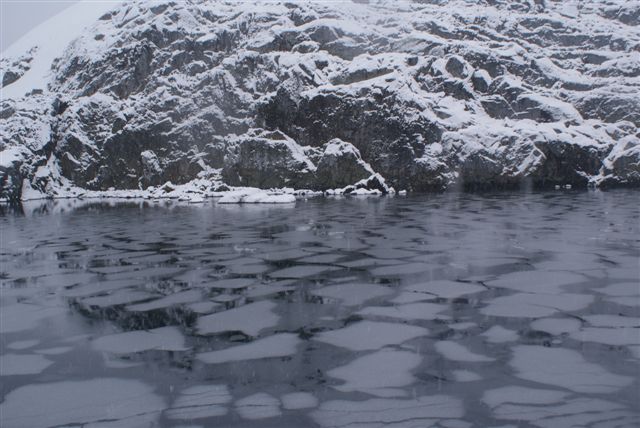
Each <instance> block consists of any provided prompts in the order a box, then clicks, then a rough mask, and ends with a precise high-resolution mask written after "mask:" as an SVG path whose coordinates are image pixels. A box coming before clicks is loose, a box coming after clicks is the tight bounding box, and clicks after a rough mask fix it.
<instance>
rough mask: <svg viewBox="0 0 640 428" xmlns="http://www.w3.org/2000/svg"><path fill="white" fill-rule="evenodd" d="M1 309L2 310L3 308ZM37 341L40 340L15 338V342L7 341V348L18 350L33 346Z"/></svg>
mask: <svg viewBox="0 0 640 428" xmlns="http://www.w3.org/2000/svg"><path fill="white" fill-rule="evenodd" d="M2 310H4V308H3V309H2ZM38 343H40V341H39V340H36V339H30V340H16V341H15V342H11V343H9V344H8V345H7V349H13V350H16V351H19V350H22V349H28V348H33V347H34V346H36V345H37V344H38Z"/></svg>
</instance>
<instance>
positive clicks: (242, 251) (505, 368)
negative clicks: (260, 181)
mask: <svg viewBox="0 0 640 428" xmlns="http://www.w3.org/2000/svg"><path fill="white" fill-rule="evenodd" d="M639 207H640V197H639V195H638V193H637V192H633V191H612V192H556V193H533V194H531V193H528V194H525V193H521V194H507V193H502V194H486V195H473V194H457V193H456V194H444V195H430V196H420V197H418V196H416V197H396V198H380V199H379V198H374V199H367V198H364V199H359V198H347V199H322V198H320V199H313V200H299V201H298V202H297V203H296V204H295V206H294V205H288V206H284V207H272V206H269V207H253V206H251V207H245V206H220V205H216V204H215V203H214V202H209V203H205V204H203V205H200V206H193V205H186V204H181V203H179V202H176V201H162V202H158V203H156V202H150V201H126V202H117V201H106V202H105V201H53V202H46V203H36V202H31V203H29V204H25V206H23V207H22V208H21V210H19V211H15V210H12V209H9V208H7V207H4V208H3V216H2V217H0V221H1V222H2V242H1V245H2V247H1V254H0V261H1V266H2V267H1V270H2V272H1V275H2V276H1V281H2V289H1V294H0V341H1V342H0V343H1V344H2V348H1V352H0V369H1V370H0V372H1V373H0V375H1V376H2V382H1V383H0V394H1V397H2V403H0V425H2V426H8V427H9V426H12V427H13V426H17V427H19V426H25V427H46V426H50V425H52V424H54V425H69V424H83V425H84V426H123V425H126V426H149V424H156V425H157V426H175V425H176V424H178V425H179V424H183V425H193V424H195V425H196V426H212V425H215V426H236V425H238V426H240V425H241V426H264V425H268V426H284V427H287V426H292V427H298V426H321V427H362V426H366V427H370V426H372V427H384V426H393V427H405V426H406V427H415V426H444V427H469V426H478V427H483V426H488V425H511V426H514V425H518V426H537V427H565V426H589V427H594V428H595V427H614V426H615V427H624V426H629V427H631V426H638V425H639V424H640V408H639V406H638V403H639V402H640V396H639V384H638V381H639V379H638V364H639V362H640V361H639V357H640V271H639V265H638V260H639V259H638V257H639V250H640V238H639V237H640V230H639V229H640V226H639V224H638V214H639ZM36 410H37V411H36Z"/></svg>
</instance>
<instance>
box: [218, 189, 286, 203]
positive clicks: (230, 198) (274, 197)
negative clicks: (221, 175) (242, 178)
mask: <svg viewBox="0 0 640 428" xmlns="http://www.w3.org/2000/svg"><path fill="white" fill-rule="evenodd" d="M295 202H296V197H295V196H294V195H292V194H287V193H273V192H267V191H264V190H260V189H253V188H249V187H247V188H244V189H240V190H234V191H230V192H227V193H226V194H225V195H224V196H222V197H221V198H220V199H218V203H219V204H295Z"/></svg>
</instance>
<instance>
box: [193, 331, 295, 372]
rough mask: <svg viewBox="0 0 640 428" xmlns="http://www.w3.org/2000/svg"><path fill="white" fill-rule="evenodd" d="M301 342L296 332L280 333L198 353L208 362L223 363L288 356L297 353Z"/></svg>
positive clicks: (200, 358) (203, 360)
mask: <svg viewBox="0 0 640 428" xmlns="http://www.w3.org/2000/svg"><path fill="white" fill-rule="evenodd" d="M300 342H301V340H300V339H299V338H298V336H297V335H295V334H292V333H279V334H274V335H273V336H269V337H265V338H264V339H258V340H255V341H253V342H250V343H247V344H243V345H237V346H232V347H230V348H227V349H222V350H220V351H211V352H202V353H200V354H198V359H199V360H200V361H202V362H204V363H207V364H221V363H228V362H234V361H244V360H257V359H262V358H278V357H286V356H289V355H293V354H295V353H296V348H297V346H298V344H299V343H300Z"/></svg>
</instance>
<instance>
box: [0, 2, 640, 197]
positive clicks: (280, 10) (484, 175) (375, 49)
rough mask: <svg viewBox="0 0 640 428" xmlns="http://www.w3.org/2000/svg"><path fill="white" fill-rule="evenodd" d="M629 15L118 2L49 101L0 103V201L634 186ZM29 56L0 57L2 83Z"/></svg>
mask: <svg viewBox="0 0 640 428" xmlns="http://www.w3.org/2000/svg"><path fill="white" fill-rule="evenodd" d="M347 6H348V7H347ZM639 11H640V9H639V8H638V6H637V5H636V4H631V3H630V4H621V5H619V6H616V5H615V4H613V3H611V2H606V1H593V2H588V4H582V3H581V4H580V5H579V6H578V9H575V7H573V6H567V5H564V4H563V3H562V2H549V1H546V2H531V1H524V0H523V1H516V2H512V1H502V0H495V1H481V0H478V1H477V4H476V5H474V7H468V2H462V1H460V2H457V1H453V2H438V1H433V2H430V1H429V2H425V1H415V2H412V3H409V2H406V3H402V4H399V3H396V2H391V1H378V2H374V1H370V2H356V3H352V4H349V3H340V2H336V3H323V2H311V3H286V2H283V3H275V2H274V3H260V4H259V6H252V5H249V4H247V3H243V2H237V3H225V2H209V1H206V2H205V1H192V2H171V1H166V2H127V3H126V4H124V5H122V6H118V7H115V8H114V10H113V11H112V12H110V13H107V14H105V15H104V16H103V17H102V18H100V20H99V21H98V22H97V23H96V24H95V25H94V26H93V27H92V28H90V29H88V30H87V31H86V32H85V33H84V34H82V35H81V37H80V38H79V39H78V40H76V41H75V42H74V43H73V44H72V45H71V46H70V47H69V48H68V49H67V50H66V52H65V53H64V55H63V56H62V57H61V58H59V59H58V60H56V61H55V62H54V64H53V65H52V66H53V75H52V78H51V81H50V82H49V87H48V90H47V89H46V90H45V91H44V92H42V93H39V92H38V91H33V92H32V93H31V94H30V95H27V96H25V97H23V98H20V99H18V98H13V99H5V100H3V101H2V103H1V104H0V121H1V126H0V136H1V137H2V142H1V146H0V150H2V152H1V153H0V155H2V162H0V198H3V199H18V198H20V197H21V196H22V197H25V195H26V196H27V197H32V196H33V195H48V196H56V195H63V194H65V191H66V189H69V188H74V187H80V188H83V189H88V190H107V189H109V188H116V189H146V188H147V187H149V186H156V187H157V186H161V185H163V184H164V183H166V182H171V183H173V185H176V184H181V183H186V182H189V181H190V180H194V179H196V178H200V179H208V180H212V181H216V182H219V181H221V180H222V181H224V182H226V183H227V184H228V185H232V186H256V187H263V188H270V187H284V186H287V187H296V188H312V189H318V190H325V189H332V188H343V187H345V186H349V185H353V184H355V183H357V182H360V181H361V180H363V179H367V178H368V177H370V176H372V174H374V173H379V174H380V175H381V177H383V178H384V179H385V180H386V182H387V184H388V185H390V186H393V187H395V188H396V189H398V190H400V189H410V190H417V191H420V190H441V189H444V188H447V187H450V186H458V187H459V186H463V187H470V188H476V187H514V186H518V185H519V184H520V183H523V182H527V183H533V184H534V185H536V186H551V185H555V184H573V185H576V186H586V185H588V184H599V183H602V184H606V185H636V186H637V185H640V173H639V171H638V164H639V162H638V153H639V152H638V150H639V149H638V147H639V144H640V143H639V138H638V135H639V131H638V126H640V97H638V92H639V89H640V83H639V82H638V77H639V76H640V66H639V65H638V64H640V30H639V29H638V25H637V24H638V16H639ZM594 23H595V24H594ZM37 54H38V50H37V49H31V50H30V51H29V52H26V53H25V54H24V55H23V56H22V57H19V58H3V59H2V63H1V64H0V65H2V84H3V86H8V87H10V86H11V85H19V84H21V78H22V76H23V75H25V73H28V71H29V68H30V67H31V65H30V64H31V63H32V61H33V58H35V57H37ZM29 91H30V90H25V91H24V92H25V93H26V92H29ZM374 187H375V186H374Z"/></svg>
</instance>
